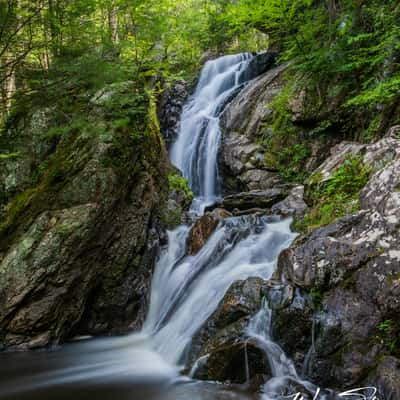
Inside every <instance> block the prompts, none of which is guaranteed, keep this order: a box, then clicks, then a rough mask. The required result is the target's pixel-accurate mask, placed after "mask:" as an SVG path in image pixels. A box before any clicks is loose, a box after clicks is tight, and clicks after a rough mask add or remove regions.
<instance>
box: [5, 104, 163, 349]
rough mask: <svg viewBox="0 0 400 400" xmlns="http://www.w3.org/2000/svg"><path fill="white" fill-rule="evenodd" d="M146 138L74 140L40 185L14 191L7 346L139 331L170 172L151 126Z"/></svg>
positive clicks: (8, 222)
mask: <svg viewBox="0 0 400 400" xmlns="http://www.w3.org/2000/svg"><path fill="white" fill-rule="evenodd" d="M96 107H97V108H96V109H95V110H94V111H93V113H97V112H98V114H96V120H97V119H101V117H100V116H101V115H102V114H103V113H104V110H103V109H102V108H101V107H100V106H98V105H97V106H96ZM144 129H147V132H148V134H147V135H146V138H145V139H143V140H141V141H140V142H138V141H135V139H133V138H132V136H130V135H126V134H124V133H123V132H122V133H121V132H118V131H115V132H113V133H112V135H113V136H101V135H94V136H88V135H87V134H86V133H85V132H81V131H76V132H74V133H72V134H71V135H69V136H67V137H65V138H62V139H61V140H60V141H59V143H58V145H57V146H55V148H54V149H53V152H52V153H51V155H50V156H49V158H48V159H46V161H45V162H46V169H45V171H44V172H43V173H42V174H41V175H40V176H39V177H38V178H37V184H33V185H32V180H31V185H32V186H31V187H28V188H26V185H25V183H24V182H25V181H23V180H22V181H21V182H23V183H22V184H21V185H19V184H18V185H17V186H18V191H20V192H21V193H20V194H19V195H17V196H16V197H15V198H14V199H13V200H11V202H9V204H8V205H7V207H6V208H5V218H4V219H3V221H2V224H1V229H0V343H1V344H2V345H3V346H6V347H8V348H16V349H27V348H35V347H40V346H45V345H48V344H52V343H58V342H59V341H62V340H63V339H66V338H68V337H70V336H71V335H74V334H77V333H80V334H100V333H101V334H107V333H110V332H113V333H121V332H125V331H126V330H128V329H137V328H139V327H140V326H141V323H142V321H143V317H144V312H145V310H146V306H147V296H148V288H149V284H150V279H151V275H152V263H153V260H154V257H155V255H156V248H157V246H156V245H157V241H158V238H159V236H160V228H159V227H160V224H159V223H157V221H158V218H159V217H158V216H159V215H160V214H161V209H162V208H163V207H164V205H165V202H166V199H167V197H168V181H167V177H166V173H167V171H168V165H169V164H168V161H167V158H166V152H165V149H164V147H163V143H162V140H161V139H160V136H159V133H158V131H157V129H156V126H155V125H152V124H151V123H150V122H147V127H144ZM20 143H21V145H23V137H22V138H21V139H20ZM18 145H19V144H18V143H17V144H16V145H15V146H18ZM44 153H46V152H44ZM13 162H14V161H13ZM16 162H17V161H16ZM22 167H23V168H25V167H24V166H22Z"/></svg>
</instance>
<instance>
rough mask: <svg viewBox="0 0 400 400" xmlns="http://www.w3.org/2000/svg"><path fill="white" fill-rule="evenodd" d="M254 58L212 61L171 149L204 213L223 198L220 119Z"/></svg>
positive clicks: (185, 111) (244, 56)
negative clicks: (219, 166) (219, 157)
mask: <svg viewBox="0 0 400 400" xmlns="http://www.w3.org/2000/svg"><path fill="white" fill-rule="evenodd" d="M251 58H252V56H251V55H250V54H247V53H245V54H239V55H231V56H225V57H221V58H219V59H217V60H213V61H208V62H207V63H206V64H205V66H204V68H203V71H202V72H201V76H200V79H199V82H198V85H197V88H196V91H195V93H194V94H193V96H191V97H190V99H189V101H188V102H187V104H186V105H185V106H184V108H183V112H182V116H181V121H180V132H179V135H178V138H177V140H176V141H175V143H174V144H173V146H172V148H171V154H170V157H171V161H172V163H173V164H174V165H175V166H176V167H177V168H179V169H180V170H181V171H182V173H183V175H184V176H185V178H186V179H187V180H188V182H189V186H190V187H191V189H192V190H193V192H194V193H195V194H196V199H195V200H194V202H193V206H192V208H193V210H194V211H197V212H200V213H201V212H202V211H203V209H204V207H205V206H206V205H208V204H211V203H214V202H215V201H216V200H218V199H219V198H220V196H221V182H220V177H219V174H218V163H217V157H218V150H219V145H220V141H221V129H220V125H219V117H220V114H221V111H222V110H223V106H224V105H225V103H226V101H228V100H229V97H230V96H231V95H232V94H233V93H234V92H235V91H236V90H237V89H238V88H239V86H240V85H241V84H243V83H244V81H245V79H246V74H245V71H246V68H247V66H248V63H249V61H250V60H251Z"/></svg>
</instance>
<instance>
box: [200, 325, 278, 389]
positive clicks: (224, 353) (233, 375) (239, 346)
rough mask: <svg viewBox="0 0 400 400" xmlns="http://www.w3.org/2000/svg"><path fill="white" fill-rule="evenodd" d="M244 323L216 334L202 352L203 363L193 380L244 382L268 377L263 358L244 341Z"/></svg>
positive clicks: (252, 343)
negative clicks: (264, 376) (204, 354)
mask: <svg viewBox="0 0 400 400" xmlns="http://www.w3.org/2000/svg"><path fill="white" fill-rule="evenodd" d="M247 322H248V321H247V320H244V321H239V322H237V323H235V324H233V325H231V326H229V327H228V328H226V329H224V330H223V331H221V332H219V333H218V335H217V336H216V337H215V338H214V341H213V342H212V343H210V344H209V346H208V347H206V348H205V349H204V350H205V351H207V356H204V359H203V360H204V362H203V364H202V365H201V368H199V369H198V370H197V371H195V373H194V376H193V377H194V378H197V379H203V380H213V381H219V382H232V383H246V382H247V381H248V378H249V379H252V378H254V377H256V376H257V375H266V376H271V372H270V368H269V364H268V361H267V357H266V355H265V354H264V352H263V350H262V348H261V347H259V345H258V344H257V342H256V341H254V340H252V339H246V338H245V337H244V330H245V328H246V326H247V325H246V324H247Z"/></svg>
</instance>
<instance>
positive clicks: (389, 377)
mask: <svg viewBox="0 0 400 400" xmlns="http://www.w3.org/2000/svg"><path fill="white" fill-rule="evenodd" d="M372 380H373V382H374V386H375V387H377V389H378V393H379V395H380V396H382V398H384V399H388V400H395V399H400V360H399V359H398V358H395V357H384V358H383V359H382V360H381V361H380V363H379V365H378V368H377V370H376V373H375V377H374V378H372Z"/></svg>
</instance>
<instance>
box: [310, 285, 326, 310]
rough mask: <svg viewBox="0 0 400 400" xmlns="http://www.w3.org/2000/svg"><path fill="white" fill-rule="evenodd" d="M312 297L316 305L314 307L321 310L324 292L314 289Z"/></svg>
mask: <svg viewBox="0 0 400 400" xmlns="http://www.w3.org/2000/svg"><path fill="white" fill-rule="evenodd" d="M310 296H311V299H312V301H313V303H314V306H315V307H316V308H321V307H322V300H323V295H322V292H321V291H320V290H319V289H316V288H312V289H311V290H310Z"/></svg>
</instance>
